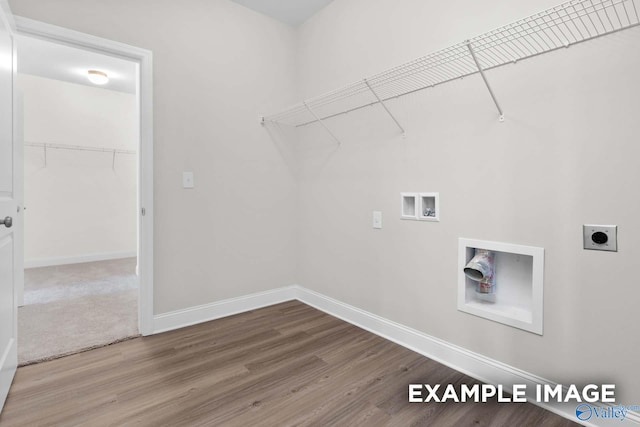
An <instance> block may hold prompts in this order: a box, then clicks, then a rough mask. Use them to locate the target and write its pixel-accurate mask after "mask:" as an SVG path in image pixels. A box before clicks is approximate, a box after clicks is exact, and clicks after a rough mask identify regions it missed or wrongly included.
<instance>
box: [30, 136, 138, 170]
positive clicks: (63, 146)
mask: <svg viewBox="0 0 640 427" xmlns="http://www.w3.org/2000/svg"><path fill="white" fill-rule="evenodd" d="M24 146H25V147H34V148H42V150H43V154H44V166H45V167H46V166H47V150H51V149H52V150H71V151H92V152H97V153H109V154H111V155H112V156H113V157H112V160H111V168H112V169H114V170H115V168H116V155H117V154H138V152H137V151H135V150H124V149H120V148H106V147H90V146H85V145H70V144H53V143H48V142H28V141H25V143H24Z"/></svg>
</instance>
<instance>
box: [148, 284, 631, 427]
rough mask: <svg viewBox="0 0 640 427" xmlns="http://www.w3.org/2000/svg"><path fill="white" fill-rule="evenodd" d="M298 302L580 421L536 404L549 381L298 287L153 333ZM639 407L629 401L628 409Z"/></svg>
mask: <svg viewBox="0 0 640 427" xmlns="http://www.w3.org/2000/svg"><path fill="white" fill-rule="evenodd" d="M294 299H297V300H299V301H301V302H303V303H305V304H307V305H310V306H312V307H314V308H317V309H318V310H321V311H324V312H325V313H328V314H330V315H332V316H334V317H337V318H339V319H342V320H344V321H346V322H349V323H351V324H353V325H355V326H358V327H360V328H362V329H365V330H367V331H369V332H372V333H374V334H376V335H379V336H381V337H383V338H385V339H388V340H389V341H393V342H395V343H396V344H399V345H401V346H403V347H405V348H408V349H410V350H413V351H415V352H416V353H419V354H422V355H423V356H426V357H428V358H430V359H433V360H435V361H438V362H440V363H442V364H443V365H446V366H448V367H450V368H452V369H455V370H456V371H459V372H462V373H464V374H466V375H469V376H470V377H473V378H475V379H477V380H479V381H482V382H484V383H488V384H494V385H498V384H502V385H503V387H504V388H505V389H507V388H508V389H510V388H511V385H513V384H526V386H527V390H528V391H529V393H528V394H527V398H528V400H529V401H530V402H531V403H533V404H535V405H538V406H540V407H542V408H544V409H546V410H548V411H551V412H554V413H556V414H558V415H560V416H562V417H564V418H567V419H569V420H571V421H574V422H579V421H578V419H577V418H576V413H575V410H576V406H577V404H575V403H538V402H536V401H535V396H534V391H535V389H536V386H537V385H538V384H540V385H545V384H546V385H550V386H555V384H556V383H554V382H553V381H548V380H546V379H544V378H541V377H538V376H536V375H533V374H531V373H528V372H525V371H522V370H520V369H517V368H515V367H513V366H509V365H506V364H504V363H501V362H499V361H497V360H493V359H490V358H488V357H485V356H483V355H481V354H478V353H474V352H472V351H469V350H466V349H464V348H462V347H458V346H456V345H454V344H451V343H449V342H446V341H443V340H441V339H438V338H435V337H432V336H430V335H427V334H425V333H422V332H420V331H417V330H415V329H412V328H409V327H407V326H404V325H401V324H399V323H396V322H393V321H391V320H388V319H385V318H383V317H380V316H377V315H375V314H373V313H369V312H367V311H364V310H361V309H359V308H357V307H354V306H351V305H349V304H345V303H343V302H340V301H338V300H335V299H333V298H329V297H327V296H325V295H322V294H319V293H317V292H314V291H311V290H309V289H306V288H303V287H301V286H298V285H293V286H288V287H284V288H279V289H274V290H272V291H267V292H261V293H257V294H251V295H247V296H244V297H238V298H232V299H228V300H224V301H219V302H216V303H212V304H206V305H201V306H198V307H193V308H189V309H185V310H179V311H174V312H171V313H166V314H162V315H158V316H155V317H154V326H155V328H154V330H155V333H159V332H164V331H168V330H172V329H177V328H181V327H184V326H189V325H194V324H197V323H201V322H206V321H209V320H214V319H218V318H221V317H225V316H230V315H232V314H238V313H242V312H244V311H249V310H255V309H257V308H261V307H266V306H269V305H273V304H277V303H281V302H285V301H290V300H294ZM407 386H408V384H407ZM637 403H638V402H629V403H628V404H637ZM603 406H604V405H603ZM590 421H591V423H585V422H582V424H583V425H586V426H602V427H608V426H614V425H615V426H620V421H619V420H610V421H607V420H603V419H597V420H595V419H591V420H590ZM625 421H627V423H626V424H627V425H629V423H630V422H631V423H636V425H637V424H640V414H638V413H629V414H628V415H627V418H626V419H625Z"/></svg>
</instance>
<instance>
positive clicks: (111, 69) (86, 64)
mask: <svg viewBox="0 0 640 427" xmlns="http://www.w3.org/2000/svg"><path fill="white" fill-rule="evenodd" d="M17 42H18V73H23V74H31V75H34V76H40V77H46V78H49V79H55V80H62V81H65V82H70V83H77V84H81V85H86V86H93V87H100V88H104V89H111V90H116V91H120V92H127V93H136V80H137V79H136V76H137V67H138V64H136V63H135V62H133V61H127V60H124V59H120V58H114V57H112V56H108V55H102V54H99V53H95V52H90V51H88V50H84V49H78V48H73V47H69V46H65V45H61V44H57V43H52V42H47V41H44V40H39V39H36V38H33V37H25V36H18V38H17ZM88 70H100V71H104V72H105V73H107V75H108V76H109V83H107V84H105V85H101V86H96V85H94V84H93V83H91V82H89V80H88V79H87V71H88Z"/></svg>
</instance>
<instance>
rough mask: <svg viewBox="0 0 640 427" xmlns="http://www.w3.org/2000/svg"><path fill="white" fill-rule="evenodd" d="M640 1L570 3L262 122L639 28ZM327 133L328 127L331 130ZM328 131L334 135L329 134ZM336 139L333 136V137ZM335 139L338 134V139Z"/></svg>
mask: <svg viewBox="0 0 640 427" xmlns="http://www.w3.org/2000/svg"><path fill="white" fill-rule="evenodd" d="M636 1H639V2H640V0H571V1H568V2H566V3H563V4H560V5H558V6H555V7H553V8H550V9H547V10H545V11H543V12H540V13H537V14H535V15H532V16H529V17H527V18H524V19H521V20H519V21H516V22H514V23H511V24H508V25H505V26H502V27H500V28H497V29H495V30H493V31H489V32H487V33H484V34H481V35H479V36H476V37H474V38H472V39H469V40H465V41H464V42H461V43H458V44H455V45H453V46H450V47H447V48H445V49H442V50H439V51H436V52H433V53H431V54H429V55H426V56H424V57H422V58H418V59H416V60H414V61H411V62H408V63H406V64H403V65H400V66H398V67H395V68H392V69H390V70H387V71H384V72H382V73H379V74H376V75H374V76H371V77H369V78H366V79H364V80H361V81H358V82H355V83H352V84H349V85H347V86H345V87H343V88H340V89H337V90H334V91H332V92H328V93H326V94H324V95H320V96H317V97H315V98H311V99H309V100H306V101H304V102H302V103H301V104H298V105H295V106H292V107H290V108H287V109H286V110H284V111H282V112H279V113H276V114H273V115H270V116H266V117H264V118H263V119H262V123H263V124H264V123H278V124H285V125H288V126H294V127H300V126H306V125H308V124H311V123H315V122H319V123H320V124H321V125H323V126H325V125H324V123H323V121H324V120H326V119H330V118H332V117H336V116H339V115H342V114H346V113H349V112H351V111H355V110H358V109H361V108H364V107H368V106H372V105H375V104H381V105H382V106H383V107H384V108H385V110H386V111H387V113H389V115H390V116H391V118H392V119H393V120H394V121H395V123H396V125H397V126H398V127H399V128H400V130H401V131H402V132H403V133H404V129H403V128H402V126H401V125H400V124H399V123H398V121H397V120H396V119H395V117H394V116H393V114H392V113H391V112H390V111H389V109H388V108H387V107H386V105H385V102H386V101H390V100H392V99H394V98H398V97H400V96H403V95H408V94H410V93H414V92H417V91H420V90H423V89H426V88H430V87H434V86H437V85H440V84H442V83H446V82H449V81H452V80H455V79H459V78H462V77H466V76H470V75H472V74H476V73H480V74H481V75H482V78H483V80H484V82H485V83H486V84H487V88H488V89H489V92H490V94H491V97H492V98H493V101H494V103H495V105H496V107H497V109H498V112H499V114H500V117H501V119H502V109H501V108H500V106H499V104H498V101H497V100H496V98H495V96H494V94H493V91H492V90H491V87H490V86H489V83H488V81H487V80H486V77H485V75H484V70H490V69H492V68H496V67H499V66H502V65H505V64H509V63H515V62H517V61H520V60H522V59H525V58H530V57H533V56H536V55H540V54H542V53H546V52H551V51H553V50H556V49H561V48H566V47H569V46H571V45H573V44H576V43H580V42H583V41H587V40H591V39H594V38H596V37H600V36H603V35H606V34H611V33H614V32H616V31H620V30H623V29H626V28H631V27H635V26H637V25H639V24H640V19H639V18H638V10H637V8H636V4H635V2H636ZM325 128H326V126H325ZM327 131H329V129H327ZM329 133H331V132H330V131H329ZM332 136H333V134H332ZM334 138H335V136H334Z"/></svg>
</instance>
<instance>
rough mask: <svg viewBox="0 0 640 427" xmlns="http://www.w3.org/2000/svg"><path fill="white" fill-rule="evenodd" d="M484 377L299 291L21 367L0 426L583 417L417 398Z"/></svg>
mask: <svg viewBox="0 0 640 427" xmlns="http://www.w3.org/2000/svg"><path fill="white" fill-rule="evenodd" d="M411 383H428V384H438V383H442V384H449V383H452V384H462V383H466V384H476V383H477V381H476V380H474V379H472V378H470V377H468V376H466V375H464V374H462V373H460V372H457V371H455V370H453V369H450V368H448V367H446V366H444V365H442V364H440V363H438V362H435V361H433V360H431V359H428V358H426V357H424V356H421V355H419V354H417V353H414V352H412V351H410V350H407V349H405V348H403V347H401V346H399V345H397V344H394V343H392V342H390V341H388V340H385V339H383V338H381V337H378V336H376V335H374V334H372V333H370V332H367V331H364V330H362V329H360V328H358V327H355V326H353V325H351V324H349V323H346V322H344V321H342V320H339V319H336V318H334V317H332V316H330V315H327V314H325V313H323V312H321V311H318V310H316V309H314V308H312V307H309V306H307V305H305V304H303V303H300V302H298V301H290V302H286V303H283V304H277V305H274V306H271V307H266V308H263V309H259V310H254V311H250V312H247V313H242V314H238V315H235V316H230V317H226V318H223V319H219V320H215V321H211V322H207V323H203V324H199V325H195V326H191V327H188V328H183V329H180V330H176V331H171V332H166V333H163V334H159V335H154V336H150V337H142V338H137V339H134V340H131V341H126V342H122V343H118V344H114V345H111V346H108V347H104V348H99V349H96V350H92V351H88V352H85V353H80V354H74V355H71V356H68V357H64V358H61V359H57V360H53V361H50V362H45V363H41V364H37V365H31V366H25V367H22V368H19V369H18V372H17V374H16V378H15V380H14V383H13V386H12V388H11V391H10V392H9V396H8V398H7V402H6V405H5V408H4V410H3V412H2V414H1V415H0V426H2V427H5V426H6V427H10V426H79V425H89V426H111V425H113V426H121V425H139V426H243V427H244V426H294V425H296V426H357V425H365V426H445V427H446V426H536V427H538V426H547V427H556V426H557V427H564V426H573V425H577V424H575V423H573V422H571V421H569V420H567V419H564V418H561V417H560V416H558V415H555V414H553V413H551V412H548V411H546V410H544V409H542V408H539V407H537V406H534V405H532V404H528V403H525V404H514V403H509V404H505V403H496V402H494V403H486V404H478V403H453V404H446V403H427V404H424V403H409V402H408V385H409V384H411Z"/></svg>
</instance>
